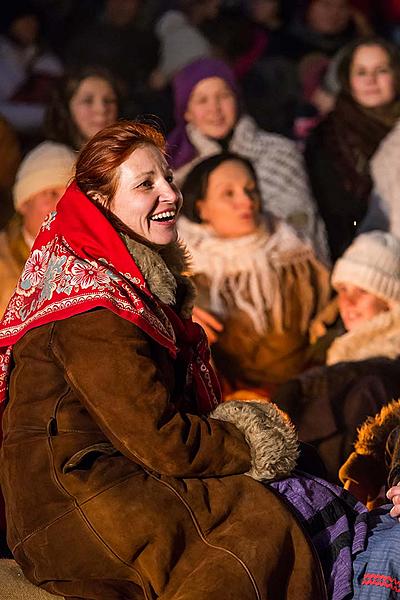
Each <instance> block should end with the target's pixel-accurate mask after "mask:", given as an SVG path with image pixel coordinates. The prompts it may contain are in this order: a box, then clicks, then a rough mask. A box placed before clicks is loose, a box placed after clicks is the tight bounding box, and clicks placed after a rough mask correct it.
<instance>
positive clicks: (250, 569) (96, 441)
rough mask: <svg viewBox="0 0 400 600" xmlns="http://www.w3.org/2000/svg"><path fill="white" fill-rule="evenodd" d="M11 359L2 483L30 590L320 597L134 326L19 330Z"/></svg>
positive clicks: (98, 315)
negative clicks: (177, 399)
mask: <svg viewBox="0 0 400 600" xmlns="http://www.w3.org/2000/svg"><path fill="white" fill-rule="evenodd" d="M139 266H140V267H141V268H142V272H144V271H146V269H144V268H143V265H139ZM144 274H145V277H146V278H147V279H149V278H150V277H151V265H150V269H149V270H148V272H147V275H146V273H144ZM164 283H165V282H164ZM159 285H161V286H162V285H163V280H162V277H161V280H160V281H159ZM150 287H153V291H154V287H155V284H154V282H153V286H151V285H150ZM13 359H14V369H13V372H12V378H11V386H10V399H9V404H8V407H7V409H6V413H5V417H4V420H3V424H4V443H3V447H2V453H1V471H0V472H1V485H2V487H3V491H4V496H5V500H6V509H7V523H8V543H9V545H10V547H11V550H12V552H13V554H14V556H15V558H16V560H17V562H18V563H19V564H20V565H21V566H22V568H23V571H24V573H25V575H26V576H27V577H28V579H30V580H31V581H32V582H33V583H36V584H37V585H40V586H42V587H43V588H45V589H46V590H48V591H50V592H53V593H58V594H64V595H65V596H67V597H73V598H75V599H78V598H79V599H84V598H85V599H90V600H95V599H96V600H97V599H98V600H100V599H101V600H117V599H118V600H120V599H125V598H126V599H130V600H134V599H138V600H139V599H140V600H143V599H146V600H153V599H156V598H161V599H163V600H172V599H174V600H206V599H207V600H212V599H215V600H221V599H224V600H229V599H232V600H253V599H254V600H285V599H287V600H319V599H321V600H323V599H324V598H326V595H325V590H324V585H323V583H322V580H321V574H320V573H321V572H320V567H319V562H318V559H316V557H315V554H314V551H313V549H312V547H311V545H310V543H309V541H308V539H307V537H306V535H305V533H304V532H303V530H302V528H301V527H300V526H299V524H298V522H297V520H296V519H295V518H294V516H293V515H292V513H291V512H289V510H288V508H287V507H286V505H285V504H284V503H283V502H282V500H281V499H280V498H279V497H278V496H277V495H276V493H275V492H273V491H272V490H271V489H269V488H267V487H265V486H264V485H263V484H261V483H260V482H258V481H255V480H254V479H253V478H251V477H249V476H246V475H245V473H246V472H248V471H249V470H250V469H251V465H252V457H251V452H252V451H251V450H250V447H249V445H248V443H247V442H246V441H245V437H244V435H243V433H241V431H240V430H239V429H238V428H237V427H236V426H235V425H233V424H232V423H229V422H226V420H218V419H217V418H205V417H200V416H198V415H197V414H196V409H195V407H194V406H191V407H185V410H182V407H179V406H176V405H175V404H174V393H175V390H176V389H179V386H180V385H181V383H182V381H181V378H182V376H181V374H180V373H179V371H178V369H177V367H176V364H175V363H174V361H173V360H172V358H171V357H170V355H169V354H168V353H167V351H166V350H164V349H163V348H161V347H159V346H158V345H157V344H156V343H155V342H153V341H152V340H151V339H150V338H149V337H148V336H147V335H145V334H144V333H143V332H142V331H141V330H139V329H138V328H137V327H136V326H135V325H133V324H131V323H129V322H127V321H125V320H123V319H122V318H120V317H118V316H116V315H115V314H113V313H112V312H110V311H108V310H106V309H98V310H93V311H90V312H87V313H84V314H80V315H77V316H74V317H71V318H68V319H65V320H63V321H58V322H54V323H51V324H48V325H43V326H40V327H37V328H36V329H33V330H31V331H30V332H29V333H27V334H26V335H25V336H24V337H23V338H22V339H21V340H20V341H19V342H18V343H17V344H16V345H15V347H14V353H13ZM226 404H229V403H226ZM231 404H233V403H231ZM238 404H239V403H238ZM222 406H225V405H222ZM237 411H239V412H240V411H241V408H237ZM273 435H274V430H273V428H272V429H271V436H273ZM284 440H285V436H284V435H283V441H284ZM271 442H272V451H271V449H270V450H269V456H270V460H271V462H273V461H274V460H275V459H276V454H277V452H278V446H276V447H275V444H274V442H273V438H271ZM280 446H281V451H282V452H283V455H284V454H285V452H286V449H285V447H284V444H283V445H282V443H280ZM253 458H254V457H253Z"/></svg>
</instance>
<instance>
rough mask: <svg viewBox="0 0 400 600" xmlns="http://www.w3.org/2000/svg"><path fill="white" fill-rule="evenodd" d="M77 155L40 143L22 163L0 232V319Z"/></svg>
mask: <svg viewBox="0 0 400 600" xmlns="http://www.w3.org/2000/svg"><path fill="white" fill-rule="evenodd" d="M75 159H76V154H75V153H74V152H73V151H72V150H70V149H69V148H68V147H66V146H64V145H62V144H56V143H55V142H43V143H42V144H40V145H39V146H37V147H36V148H34V149H33V150H32V151H31V152H30V153H29V154H27V156H26V157H25V158H24V160H23V161H22V162H21V164H20V166H19V169H18V171H17V175H16V180H15V184H14V188H13V199H14V208H15V211H16V213H17V214H16V216H15V217H14V218H13V219H12V220H11V221H10V223H9V225H8V226H7V227H6V229H5V230H4V231H2V232H0V281H1V286H0V317H1V316H2V315H3V312H4V310H5V308H6V306H7V303H8V300H9V298H10V297H11V295H12V292H13V291H14V287H15V285H16V283H17V280H18V278H19V276H20V273H21V271H22V268H23V266H24V264H25V261H26V259H27V258H28V255H29V251H30V248H31V247H32V244H33V242H34V240H35V237H36V235H37V234H38V232H39V229H40V226H41V224H42V222H43V220H44V219H45V217H46V216H47V214H48V213H49V212H51V211H53V210H54V209H55V207H56V204H57V202H58V200H59V199H60V198H61V196H62V194H63V193H64V191H65V189H66V187H67V185H68V182H69V181H70V180H71V179H72V177H73V167H74V163H75Z"/></svg>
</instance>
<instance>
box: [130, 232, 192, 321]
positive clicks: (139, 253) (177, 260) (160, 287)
mask: <svg viewBox="0 0 400 600" xmlns="http://www.w3.org/2000/svg"><path fill="white" fill-rule="evenodd" d="M122 237H123V240H124V242H125V244H126V246H127V248H128V250H129V252H130V254H131V256H132V258H133V259H134V261H135V263H136V264H137V266H138V267H139V269H140V271H141V273H142V275H143V277H144V278H145V280H146V283H147V285H148V286H149V289H150V291H151V293H152V294H154V295H155V296H157V298H158V299H159V300H161V302H164V304H168V305H169V306H171V305H174V304H175V302H176V292H177V288H178V286H179V285H180V286H182V287H183V288H184V289H185V294H184V298H183V301H182V305H181V307H180V314H181V316H182V317H183V318H189V317H190V316H191V314H192V309H193V305H194V299H195V297H196V288H195V286H194V284H193V282H192V281H191V279H190V278H189V277H187V276H186V275H185V273H187V271H188V270H189V268H190V266H189V255H188V252H187V250H186V247H185V246H184V245H183V244H182V243H179V242H174V243H172V244H168V245H167V246H165V247H161V248H160V249H159V250H158V251H156V250H154V249H153V248H151V247H149V246H146V245H145V244H141V243H140V242H138V241H136V240H133V239H132V238H129V237H128V236H126V235H122Z"/></svg>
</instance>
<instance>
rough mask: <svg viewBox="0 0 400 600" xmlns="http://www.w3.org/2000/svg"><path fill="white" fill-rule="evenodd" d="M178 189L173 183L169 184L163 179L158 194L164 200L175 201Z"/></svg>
mask: <svg viewBox="0 0 400 600" xmlns="http://www.w3.org/2000/svg"><path fill="white" fill-rule="evenodd" d="M178 193H179V192H178V189H177V187H176V186H175V184H171V183H169V182H168V181H165V182H164V184H163V186H162V189H161V194H160V199H161V200H164V201H166V202H171V201H173V202H175V200H176V199H177V197H178Z"/></svg>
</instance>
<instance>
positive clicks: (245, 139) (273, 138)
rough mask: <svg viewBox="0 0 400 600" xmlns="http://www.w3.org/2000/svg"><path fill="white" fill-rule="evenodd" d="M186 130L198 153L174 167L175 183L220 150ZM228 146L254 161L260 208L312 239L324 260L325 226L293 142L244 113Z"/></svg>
mask: <svg viewBox="0 0 400 600" xmlns="http://www.w3.org/2000/svg"><path fill="white" fill-rule="evenodd" d="M187 134H188V137H189V139H190V142H191V143H192V144H193V146H194V147H195V148H196V150H197V152H198V156H197V157H196V158H195V159H194V160H193V161H191V162H190V163H187V164H186V165H184V166H183V167H181V168H180V169H178V171H177V173H176V177H177V180H178V183H180V182H182V181H183V180H184V179H185V177H186V175H187V173H188V172H189V170H190V169H191V168H192V167H193V166H194V165H195V164H196V163H198V162H199V161H200V160H202V159H203V158H205V157H206V156H210V155H212V154H218V153H219V152H221V147H220V145H219V144H218V142H217V141H216V140H212V139H210V138H208V137H206V136H205V135H203V134H202V133H200V131H199V130H198V129H195V128H194V127H193V126H192V125H190V124H189V125H187ZM229 150H230V151H231V152H234V153H236V154H239V155H241V156H244V157H245V158H247V159H248V160H250V161H251V162H252V163H253V164H254V167H255V169H256V173H257V177H258V183H259V186H260V191H261V196H262V200H263V207H264V211H265V212H267V211H269V212H272V213H273V214H274V215H275V216H277V217H280V218H282V219H284V220H285V221H287V222H288V223H290V225H292V227H294V229H295V230H296V231H297V233H298V234H299V235H300V236H301V237H302V238H306V239H309V240H310V241H311V242H312V244H313V246H314V248H315V250H316V252H317V255H318V257H319V258H321V259H322V260H324V261H326V260H327V257H328V250H327V243H326V235H325V228H324V225H323V223H322V221H321V219H320V217H319V216H318V214H317V209H316V205H315V202H314V200H313V198H312V195H311V192H310V188H309V184H308V179H307V175H306V173H305V170H304V165H303V159H302V156H301V154H300V153H299V151H298V150H297V148H296V146H295V144H294V142H292V141H291V140H289V139H286V138H285V137H283V136H281V135H278V134H275V133H267V132H266V131H263V130H262V129H260V128H259V127H258V126H257V125H256V123H255V121H254V120H253V119H252V118H251V117H249V116H247V115H244V116H242V117H241V118H240V119H239V122H238V124H237V125H236V127H235V130H234V133H233V136H232V139H231V141H230V144H229Z"/></svg>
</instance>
